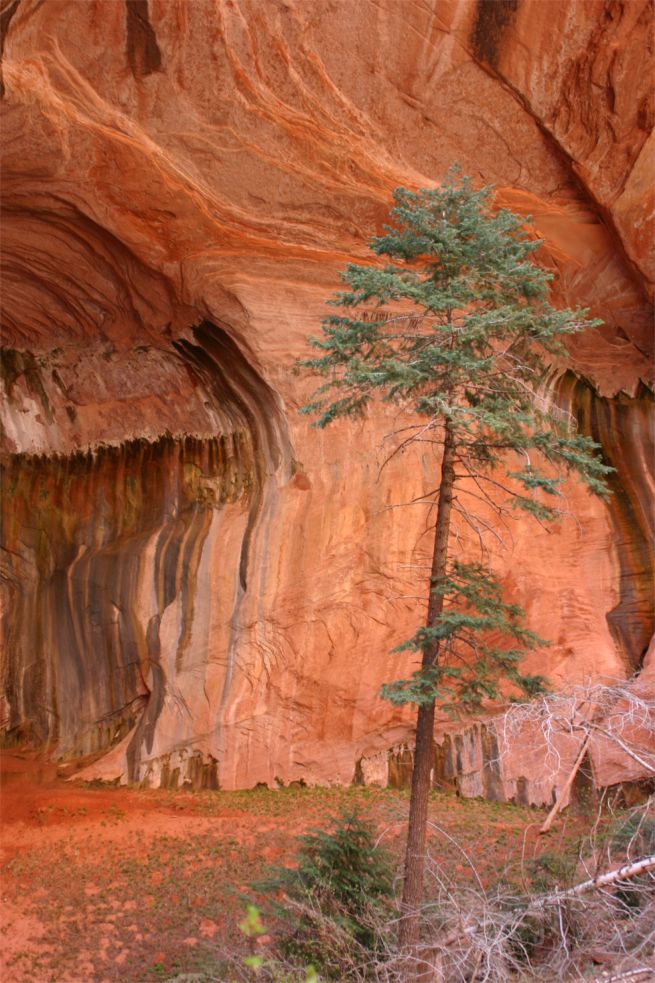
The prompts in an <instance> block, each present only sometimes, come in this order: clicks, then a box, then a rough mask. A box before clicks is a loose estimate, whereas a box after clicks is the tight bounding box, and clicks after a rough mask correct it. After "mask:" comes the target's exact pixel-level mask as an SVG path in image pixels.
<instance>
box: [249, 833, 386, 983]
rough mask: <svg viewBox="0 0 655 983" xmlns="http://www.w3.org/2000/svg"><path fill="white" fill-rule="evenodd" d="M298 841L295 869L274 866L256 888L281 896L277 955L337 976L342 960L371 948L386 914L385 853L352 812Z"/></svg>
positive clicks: (353, 958)
mask: <svg viewBox="0 0 655 983" xmlns="http://www.w3.org/2000/svg"><path fill="white" fill-rule="evenodd" d="M299 844H300V849H299V851H298V854H297V861H298V863H297V866H296V867H295V868H293V869H287V868H274V869H273V870H272V871H271V873H270V875H269V877H268V878H267V879H266V880H265V881H263V882H261V883H259V884H258V885H256V886H257V887H258V888H259V889H260V890H264V891H265V892H267V893H269V894H275V895H277V896H278V897H279V896H280V895H281V896H282V901H281V902H276V903H274V905H273V909H274V911H275V914H276V915H277V918H278V919H279V921H280V922H281V924H282V926H283V928H282V935H283V939H282V948H283V951H284V952H285V954H286V955H287V956H289V957H291V958H293V959H294V960H295V961H301V962H305V963H307V962H309V963H312V964H314V965H316V966H317V967H318V968H319V969H320V970H321V971H322V972H323V973H325V974H326V975H328V976H332V977H336V978H340V977H342V978H345V977H343V974H344V972H345V971H346V969H345V967H346V965H347V964H349V963H350V962H352V961H355V962H356V961H358V960H361V959H362V958H364V960H365V958H366V954H367V953H368V954H369V955H370V954H371V953H372V952H374V951H375V950H376V947H377V945H378V942H379V939H378V928H377V926H379V924H380V923H381V922H382V921H383V920H384V917H385V916H386V917H389V916H391V914H392V912H393V907H392V899H393V867H392V863H391V859H390V857H389V855H388V854H387V853H386V851H385V850H383V849H382V848H381V847H379V846H378V845H376V842H375V829H374V826H373V824H372V823H370V822H368V821H366V820H365V819H362V818H361V817H359V816H357V815H353V814H345V815H342V816H341V817H340V818H339V819H337V820H335V821H334V823H333V825H332V827H331V828H330V829H328V830H320V829H318V830H314V831H313V832H311V833H308V834H306V835H304V836H301V837H299Z"/></svg>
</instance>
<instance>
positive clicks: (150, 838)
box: [0, 750, 575, 983]
mask: <svg viewBox="0 0 655 983" xmlns="http://www.w3.org/2000/svg"><path fill="white" fill-rule="evenodd" d="M1 763H2V800H1V803H2V820H3V836H2V853H1V856H0V875H1V878H2V881H1V886H2V899H1V900H2V910H1V915H2V923H3V926H4V943H3V951H2V955H1V957H0V959H1V962H0V978H1V979H2V981H3V983H46V981H50V983H104V981H107V983H110V981H129V983H141V981H150V980H164V979H168V978H170V977H174V976H176V975H177V974H179V973H189V972H201V973H202V972H203V971H205V972H207V973H211V974H212V975H214V978H215V979H223V978H225V979H229V978H230V975H229V970H228V969H227V968H225V967H226V962H225V960H226V958H227V955H228V954H230V955H231V956H232V958H238V957H239V953H240V952H243V951H245V946H246V942H245V939H244V937H243V935H242V934H241V933H240V932H239V930H238V928H237V925H238V922H239V921H240V920H241V919H242V918H243V913H244V909H245V904H246V900H247V899H250V900H255V901H257V900H258V896H257V892H256V891H255V890H254V889H253V888H252V887H251V884H252V882H253V881H256V880H257V878H259V877H261V876H262V873H263V871H264V870H265V868H266V866H267V864H292V863H293V856H294V853H295V850H296V848H297V844H296V840H295V838H296V837H297V836H298V835H299V834H301V833H303V832H306V831H307V830H308V829H310V828H314V827H316V826H323V827H325V825H326V824H327V822H328V820H329V818H330V817H331V816H333V815H336V814H338V813H339V812H340V811H341V810H342V809H343V808H350V809H357V810H358V811H360V812H362V813H363V814H365V815H368V816H370V817H371V818H373V820H374V821H375V822H376V824H377V825H378V827H379V829H380V831H381V833H383V835H384V838H385V842H386V843H387V845H388V846H390V847H391V848H392V849H394V850H396V851H399V850H400V847H401V845H402V837H403V833H404V827H405V818H406V814H407V795H406V793H403V792H394V791H391V790H378V789H361V788H360V789H355V788H353V789H313V790H312V789H283V790H280V791H277V792H275V791H269V790H265V789H264V790H254V791H252V792H240V793H237V792H233V793H226V792H200V793H192V792H186V791H179V792H168V791H161V790H140V789H127V788H112V787H107V786H103V787H100V788H93V787H88V786H86V787H85V786H82V785H80V784H75V783H71V782H67V781H65V780H64V779H63V778H62V777H58V769H57V766H56V765H53V764H50V763H48V762H47V761H46V760H44V759H43V758H42V757H40V756H39V755H37V754H36V753H34V752H31V751H25V750H12V751H5V752H4V753H3V755H2V758H1ZM431 818H432V819H433V820H434V821H435V822H437V823H439V824H440V825H441V826H442V827H443V829H444V830H446V832H447V833H448V834H449V836H450V837H453V838H454V839H456V840H457V841H458V842H459V843H461V844H462V845H463V846H464V847H465V849H468V850H469V851H471V852H472V853H473V855H474V859H475V862H476V866H477V867H478V871H480V872H481V873H482V876H483V878H486V879H489V880H492V879H494V878H495V876H496V875H497V874H498V872H499V871H500V870H501V869H502V868H503V867H504V866H505V865H506V864H507V863H508V862H511V861H515V860H516V859H517V857H519V856H520V854H521V851H522V850H523V849H524V847H523V841H524V833H525V831H526V829H527V838H526V842H527V849H528V851H530V852H531V853H534V852H535V851H536V850H538V849H540V847H539V845H538V843H537V840H536V822H535V820H536V819H538V818H539V817H538V816H535V815H534V813H530V812H527V811H526V810H523V809H519V808H516V807H512V806H499V805H496V804H493V803H481V802H468V801H466V800H460V799H458V798H456V797H455V796H451V795H439V796H437V797H436V798H435V800H434V801H433V803H432V817H431ZM567 822H568V823H569V825H568V833H567V832H565V830H564V829H563V830H562V833H561V834H560V835H559V839H560V846H564V840H563V839H562V837H565V836H568V837H569V838H570V837H571V836H572V835H573V834H574V833H575V829H574V827H575V823H574V822H573V823H571V822H569V821H567ZM434 835H435V836H436V837H437V838H438V843H437V842H435V846H434V849H435V850H436V851H438V855H439V860H440V861H441V862H444V863H448V864H449V865H450V868H451V870H452V871H453V872H455V874H456V875H457V874H461V876H463V877H465V876H466V874H467V863H466V859H465V857H463V855H462V854H461V852H460V851H459V850H458V849H457V848H455V847H454V846H453V845H452V843H451V841H450V840H449V839H448V838H447V837H439V834H434ZM481 842H484V843H485V850H484V857H483V858H481V857H480V856H479V854H480V853H482V851H480V850H479V849H478V847H477V844H479V843H481ZM554 846H555V844H553V843H552V842H550V843H549V848H551V849H552V848H553V847H554ZM268 940H269V937H268V936H264V945H266V944H270V943H269V941H268ZM221 967H223V968H222V969H221ZM221 974H224V975H221Z"/></svg>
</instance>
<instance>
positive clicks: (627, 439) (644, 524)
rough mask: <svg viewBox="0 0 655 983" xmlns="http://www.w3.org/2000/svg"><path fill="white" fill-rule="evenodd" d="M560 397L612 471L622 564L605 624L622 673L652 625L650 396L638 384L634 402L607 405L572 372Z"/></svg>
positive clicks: (654, 453)
mask: <svg viewBox="0 0 655 983" xmlns="http://www.w3.org/2000/svg"><path fill="white" fill-rule="evenodd" d="M558 391H559V395H560V399H562V400H566V402H567V403H568V405H570V407H571V409H572V411H573V413H574V414H575V416H576V418H577V420H578V426H579V428H580V431H581V432H582V433H585V434H589V436H590V437H592V438H593V439H594V440H595V441H596V442H597V443H599V444H600V446H601V449H602V455H603V458H604V460H605V462H606V463H607V464H610V465H611V466H612V467H613V468H615V469H616V470H615V471H614V473H612V474H611V475H610V476H609V478H608V484H609V487H610V489H611V492H612V495H611V498H610V499H609V503H608V507H609V510H610V516H611V521H612V526H613V528H614V537H615V539H614V542H615V545H616V551H617V555H618V559H619V564H620V577H619V585H618V587H619V603H618V604H617V605H616V607H614V608H613V609H612V610H611V611H609V612H608V614H607V622H608V625H609V628H610V631H611V632H612V636H613V638H614V640H615V642H616V644H617V646H618V648H619V651H620V652H621V653H622V655H623V657H624V659H625V662H626V667H627V668H629V669H632V670H634V669H637V668H639V666H640V665H641V664H642V662H643V658H644V655H645V654H646V650H647V647H648V643H649V641H650V638H651V635H652V633H653V622H654V621H655V597H654V596H653V583H654V577H655V568H654V563H653V553H652V549H651V544H652V542H653V537H654V536H655V517H654V516H653V512H652V509H651V506H650V495H651V493H650V488H649V485H650V484H651V483H652V481H653V479H654V477H655V476H654V475H653V463H654V462H655V443H654V436H655V435H654V433H653V427H652V420H653V410H654V406H653V403H654V400H653V394H652V392H651V391H650V390H649V389H648V388H647V387H646V386H644V385H643V384H640V386H639V388H638V390H637V393H636V395H635V397H634V398H632V397H630V396H627V395H625V394H624V393H621V394H619V395H618V396H616V397H614V398H612V399H608V398H605V397H603V396H599V395H598V393H597V392H596V391H595V389H594V388H593V387H592V386H590V385H589V384H588V383H587V382H585V381H584V380H582V379H578V378H576V377H575V376H574V375H573V373H572V372H567V373H566V375H565V376H564V377H563V378H562V380H561V381H560V383H559V386H558Z"/></svg>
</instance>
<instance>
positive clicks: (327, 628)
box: [2, 0, 655, 798]
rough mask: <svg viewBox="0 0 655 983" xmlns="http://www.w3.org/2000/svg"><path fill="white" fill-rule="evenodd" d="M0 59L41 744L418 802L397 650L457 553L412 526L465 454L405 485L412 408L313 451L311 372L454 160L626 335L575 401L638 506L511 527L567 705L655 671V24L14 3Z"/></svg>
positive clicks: (582, 510)
mask: <svg viewBox="0 0 655 983" xmlns="http://www.w3.org/2000/svg"><path fill="white" fill-rule="evenodd" d="M2 45H3V66H2V71H3V91H4V96H3V100H2V111H3V173H4V178H3V186H2V196H3V208H4V213H3V214H4V218H3V242H2V247H3V291H2V293H3V298H2V299H3V322H2V323H3V329H2V331H3V334H2V343H3V346H4V349H5V351H4V358H3V369H2V386H3V404H2V420H3V431H2V448H3V456H4V494H3V510H4V514H5V517H4V524H3V553H2V562H3V567H2V573H3V581H2V583H3V592H2V604H3V607H2V610H3V625H4V639H5V644H4V655H3V668H2V679H3V689H4V694H5V695H4V708H5V709H4V712H3V723H4V726H5V728H6V729H7V730H8V732H9V733H10V735H14V736H15V735H22V736H28V737H31V738H32V739H34V740H36V741H37V742H40V743H42V744H46V745H48V746H52V747H53V748H54V749H56V751H57V753H58V754H59V755H61V756H64V757H66V756H69V757H78V756H83V755H87V754H96V755H101V756H100V757H99V758H98V760H97V761H96V762H95V764H94V765H93V766H92V767H91V769H90V770H89V771H87V774H89V775H96V774H98V775H102V776H104V777H110V778H120V780H122V781H128V780H129V781H147V782H151V783H156V784H160V783H161V784H173V785H174V784H178V783H181V782H184V781H190V782H192V783H195V784H205V785H217V784H220V785H221V786H222V787H226V788H233V787H249V786H252V785H254V784H256V783H257V782H266V783H269V784H273V783H275V782H276V781H281V782H289V781H293V780H300V779H302V780H304V781H305V782H330V781H337V782H349V781H352V780H353V779H354V778H355V777H358V776H360V777H361V776H362V775H364V772H365V771H366V772H367V775H368V777H369V778H370V780H374V779H376V778H381V779H382V780H386V778H387V777H388V769H389V761H388V750H389V748H392V747H398V746H402V745H403V743H404V742H407V741H408V740H409V738H410V736H411V715H410V714H409V713H408V712H400V711H398V710H396V709H394V708H392V707H391V706H390V705H388V704H385V703H384V702H382V701H381V700H380V698H379V695H378V694H379V688H380V684H381V683H382V682H383V681H385V680H388V679H391V678H395V677H397V676H399V675H404V674H406V673H407V671H408V670H409V669H410V668H411V660H408V658H406V657H405V658H401V657H399V656H397V655H392V654H390V651H391V649H392V648H393V647H394V645H396V644H398V643H399V642H400V641H402V640H403V639H404V638H405V637H407V635H409V634H411V633H412V631H413V628H414V626H415V625H416V623H417V620H418V619H420V617H421V615H422V613H423V608H424V605H425V596H424V594H425V590H424V583H423V580H422V575H421V569H420V567H421V564H422V563H423V562H424V560H425V557H426V555H427V553H428V552H429V548H430V541H429V529H428V525H429V523H428V517H427V516H426V514H424V513H423V512H421V510H419V509H417V508H415V507H412V508H396V506H398V505H400V504H401V503H404V502H408V501H410V500H412V499H414V498H416V496H417V495H420V494H422V493H424V492H425V491H427V490H429V489H430V488H433V487H434V486H435V484H436V483H437V482H438V459H437V458H435V457H433V456H432V455H430V454H427V453H426V454H418V453H417V454H413V455H409V456H407V457H404V458H402V459H401V458H395V459H394V460H393V461H392V462H391V463H390V464H389V466H388V467H386V468H384V469H382V470H381V468H380V465H381V463H382V461H383V460H384V458H385V457H386V453H387V448H388V441H385V435H387V434H388V433H389V432H390V431H392V430H393V429H394V426H395V425H396V421H395V419H394V416H393V414H392V413H391V412H389V411H383V410H379V411H376V412H375V413H373V414H371V416H370V417H369V418H368V419H367V420H366V421H364V422H359V423H356V424H350V423H339V424H337V425H335V426H333V427H331V428H330V429H328V430H327V431H325V432H321V433H318V432H316V431H313V430H311V429H310V428H309V426H308V424H307V422H306V421H305V420H304V419H303V418H302V417H300V416H299V415H298V413H297V410H298V407H299V406H300V405H302V403H303V402H304V400H305V398H306V396H307V394H308V393H309V392H310V391H311V389H312V387H313V383H312V381H311V380H307V379H305V378H303V377H302V376H298V374H297V372H296V371H295V370H294V367H293V363H294V359H295V358H296V357H297V356H298V355H300V354H302V353H304V352H305V351H306V341H307V338H308V336H309V335H311V334H315V333H316V332H317V331H318V330H319V325H320V319H321V317H322V316H323V315H324V314H325V312H326V308H325V301H326V299H327V298H328V297H329V296H330V295H331V293H332V292H333V291H334V290H335V289H336V288H337V287H338V284H339V271H340V269H342V268H343V266H344V265H345V263H346V262H348V261H351V260H356V261H361V260H364V259H365V258H366V257H367V255H368V254H367V249H366V244H367V240H368V238H369V237H370V236H371V235H372V234H375V233H376V232H379V231H380V229H381V227H382V224H383V222H384V220H385V218H386V215H387V213H388V208H389V203H390V198H391V191H392V189H393V188H394V187H395V186H397V185H400V184H403V185H406V186H410V187H429V186H433V185H434V184H435V183H438V181H439V180H440V179H441V178H442V177H443V175H444V174H445V173H446V171H447V170H448V168H449V166H450V165H451V164H452V162H453V161H459V163H460V164H461V166H462V168H463V169H464V171H465V172H467V173H468V174H470V175H471V176H472V178H473V180H474V181H475V182H476V183H479V184H482V183H494V184H495V185H496V186H497V189H498V191H497V195H498V199H499V201H500V202H501V203H502V204H505V205H508V206H509V207H511V208H512V209H513V210H515V211H517V212H518V213H520V214H522V215H525V216H528V215H529V216H531V219H530V221H531V223H532V226H533V228H534V231H535V234H536V235H538V236H539V237H541V238H543V240H544V243H543V246H542V247H541V248H540V251H539V259H540V262H541V263H543V264H544V265H546V266H548V267H549V268H550V269H552V271H553V272H554V274H555V281H554V286H553V294H554V298H555V300H556V301H557V302H558V303H565V304H567V305H569V306H576V305H580V306H584V307H588V308H590V310H591V313H592V314H593V315H594V316H597V317H600V318H602V319H603V321H604V326H603V327H602V328H600V329H594V330H593V331H590V332H588V333H587V334H585V335H584V336H581V337H579V338H576V339H575V342H572V343H571V346H570V360H569V362H568V364H567V365H559V366H554V367H553V393H554V394H555V396H556V398H557V399H558V400H559V401H560V403H561V405H562V406H563V407H565V408H566V409H568V410H569V411H571V412H573V413H574V414H576V416H577V419H578V422H579V425H580V426H581V427H582V428H583V429H584V430H585V431H586V432H589V433H591V434H593V435H594V437H595V438H596V439H597V440H598V441H599V442H600V443H601V445H602V447H603V451H604V454H605V456H606V457H607V459H608V461H609V462H610V463H611V464H612V465H613V466H614V467H615V468H616V473H615V476H614V478H613V479H612V489H613V492H614V494H613V496H612V500H611V503H610V505H609V506H605V505H603V504H602V503H601V502H599V501H597V500H594V499H592V498H591V497H590V496H589V495H588V494H587V492H586V491H585V490H584V489H583V488H581V487H579V486H577V485H575V484H574V483H573V484H571V485H570V487H568V488H567V506H568V508H569V511H570V513H571V514H570V515H569V516H568V517H565V518H564V519H563V520H562V522H561V523H560V524H559V525H558V526H557V527H553V528H552V529H551V530H548V531H546V530H541V529H540V528H539V527H536V526H532V525H530V524H529V523H526V522H518V523H514V524H512V527H511V528H508V529H503V528H501V529H498V533H499V536H498V539H497V540H496V539H494V540H493V541H492V542H490V543H489V548H490V549H491V551H492V554H493V563H494V566H495V568H496V569H497V571H498V572H499V574H500V575H501V577H502V578H503V581H504V583H505V585H506V588H507V592H508V595H509V596H510V597H511V598H512V599H513V600H516V601H518V602H520V603H522V604H523V605H524V607H525V608H526V610H527V612H528V620H529V623H530V626H531V627H532V628H534V630H535V631H537V632H539V633H540V634H542V635H544V636H546V637H547V638H548V639H550V640H551V644H550V647H549V648H548V649H547V650H546V652H545V654H544V653H543V652H542V653H540V654H539V655H538V656H533V657H532V668H538V669H539V671H542V672H543V671H545V673H546V674H547V675H548V676H549V677H550V679H551V680H552V682H553V683H554V684H555V685H561V684H563V683H565V682H570V681H582V680H584V679H586V678H588V677H593V678H600V677H625V676H627V675H629V674H631V673H633V672H635V671H638V670H639V669H640V666H641V663H642V660H643V657H644V653H645V652H646V649H647V647H648V644H649V640H650V637H651V634H652V631H653V590H652V577H653V570H652V550H651V543H652V538H651V537H652V532H653V530H652V516H653V499H654V497H655V496H654V495H653V486H654V483H655V482H654V480H653V475H652V461H653V444H652V441H653V433H652V423H651V422H649V421H652V391H651V388H650V387H651V385H652V348H651V344H652V318H651V309H650V301H649V297H652V290H653V275H654V260H653V255H652V215H653V185H652V168H653V138H652V120H653V112H652V102H651V101H650V98H651V96H650V90H651V81H652V11H651V6H650V4H649V3H647V2H643V3H642V2H641V0H632V2H625V3H623V2H615V0H611V2H605V0H584V2H570V3H549V4H546V3H541V2H539V0H498V2H496V3H486V2H480V3H476V2H472V0H457V2H447V0H442V2H436V0H431V2H429V3H420V2H410V0H406V2H404V3H398V2H395V0H383V2H373V0H341V2H336V3H335V2H331V0H318V2H316V3H311V4H310V3H306V2H295V0H268V2H267V3H265V4H264V3H261V2H259V0H252V2H249V0H238V2H237V0H193V2H186V0H125V2H122V0H116V2H112V3H107V2H100V0H98V2H94V0H89V2H86V3H83V4H82V3H76V2H72V0H48V2H46V3H41V2H38V0H12V2H9V3H6V4H4V6H3V12H2ZM649 223H651V224H649ZM458 533H459V535H460V538H461V541H462V543H463V548H464V549H465V550H468V551H469V552H472V551H473V550H474V549H475V542H474V539H473V538H472V535H471V533H470V531H469V530H467V528H466V527H465V526H463V525H462V527H461V528H460V529H458ZM440 726H441V727H442V729H443V728H444V727H446V726H447V722H446V721H445V720H442V721H441V723H440ZM364 777H366V776H364ZM529 780H530V776H527V777H526V781H528V782H529ZM526 794H528V797H530V793H529V792H528V793H526ZM541 794H542V793H541V792H539V793H538V794H537V793H536V792H535V793H534V795H533V796H532V797H533V798H534V797H535V796H537V797H538V795H541ZM544 794H545V793H544Z"/></svg>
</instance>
